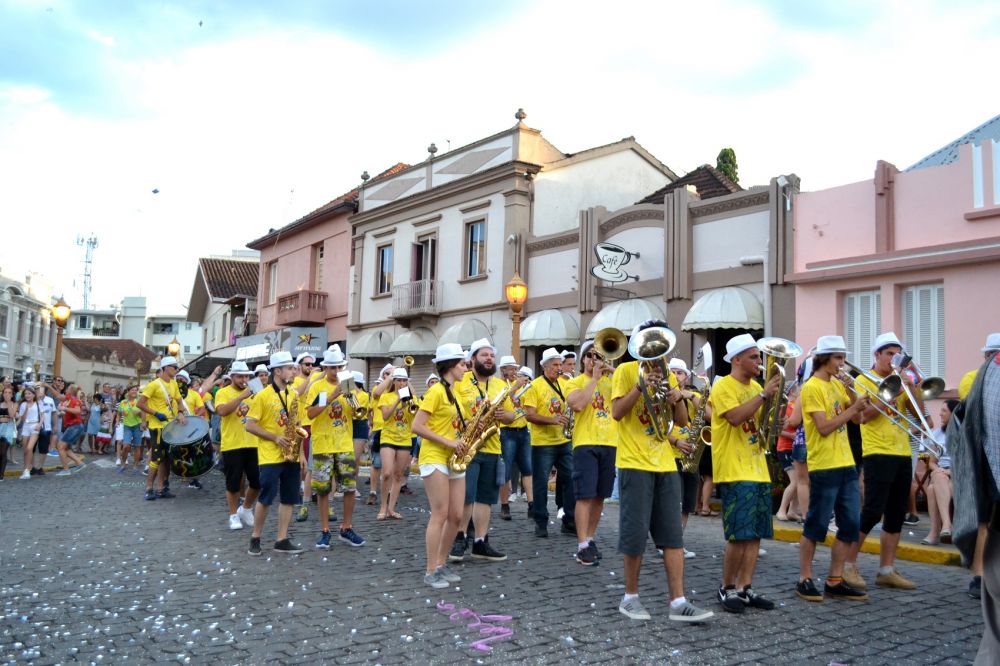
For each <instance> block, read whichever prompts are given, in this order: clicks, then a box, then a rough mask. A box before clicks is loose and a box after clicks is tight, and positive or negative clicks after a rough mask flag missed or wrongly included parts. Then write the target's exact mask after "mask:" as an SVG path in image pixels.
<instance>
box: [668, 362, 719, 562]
mask: <svg viewBox="0 0 1000 666" xmlns="http://www.w3.org/2000/svg"><path fill="white" fill-rule="evenodd" d="M669 367H670V372H672V373H674V377H676V378H677V385H678V386H679V387H680V392H681V399H682V400H683V401H684V407H685V409H686V410H687V413H688V424H691V423H693V422H694V418H695V414H696V413H697V412H698V408H699V407H701V393H698V392H697V391H695V390H694V389H693V388H692V387H691V386H689V385H688V382H689V381H690V380H691V371H690V370H688V367H687V363H685V362H684V359H682V358H672V359H670V366H669ZM674 428H675V429H677V430H678V432H677V433H676V434H675V436H676V437H686V438H688V440H689V441H691V442H695V441H697V440H695V439H691V432H690V430H689V429H688V428H679V427H678V426H674ZM698 436H700V435H699V433H695V437H698ZM702 455H709V456H710V455H712V452H711V450H709V451H706V452H705V453H704V454H702ZM683 460H684V456H683V455H682V454H680V453H679V452H678V453H677V473H678V474H680V480H681V529H687V523H688V516H689V515H691V513H693V512H694V509H695V504H696V503H697V501H698V472H685V471H684V470H683V469H682V468H681V467H682V461H683ZM694 556H695V554H694V553H693V552H691V551H690V550H688V549H687V548H685V549H684V559H691V558H693V557H694Z"/></svg>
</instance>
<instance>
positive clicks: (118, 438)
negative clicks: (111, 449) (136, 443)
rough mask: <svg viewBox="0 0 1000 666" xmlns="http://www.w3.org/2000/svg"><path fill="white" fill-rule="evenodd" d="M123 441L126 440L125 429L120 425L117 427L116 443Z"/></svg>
mask: <svg viewBox="0 0 1000 666" xmlns="http://www.w3.org/2000/svg"><path fill="white" fill-rule="evenodd" d="M123 439H125V428H123V427H122V424H121V423H119V424H118V425H116V426H115V441H116V442H120V441H122V440H123Z"/></svg>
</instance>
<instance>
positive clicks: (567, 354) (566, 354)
mask: <svg viewBox="0 0 1000 666" xmlns="http://www.w3.org/2000/svg"><path fill="white" fill-rule="evenodd" d="M559 355H560V356H562V357H563V360H566V359H568V358H569V357H570V356H572V357H573V358H576V352H575V351H573V350H572V349H564V350H563V351H561V352H559Z"/></svg>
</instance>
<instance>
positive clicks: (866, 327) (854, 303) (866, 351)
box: [844, 289, 882, 369]
mask: <svg viewBox="0 0 1000 666" xmlns="http://www.w3.org/2000/svg"><path fill="white" fill-rule="evenodd" d="M881 321H882V295H881V294H880V293H879V291H878V289H873V290H871V291H853V292H851V293H848V294H844V342H846V343H847V352H848V353H847V359H848V360H849V361H850V362H851V363H854V364H855V365H857V366H859V367H861V368H865V369H867V368H868V367H869V365H870V364H869V361H870V360H871V351H872V344H873V343H874V342H875V337H876V336H877V335H878V334H879V333H880V332H881V330H880V329H881V326H880V324H881Z"/></svg>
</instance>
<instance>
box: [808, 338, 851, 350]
mask: <svg viewBox="0 0 1000 666" xmlns="http://www.w3.org/2000/svg"><path fill="white" fill-rule="evenodd" d="M813 353H814V354H846V353H847V345H846V344H845V343H844V338H842V337H841V336H839V335H821V336H820V338H819V340H817V341H816V349H815V350H814V351H813Z"/></svg>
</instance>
